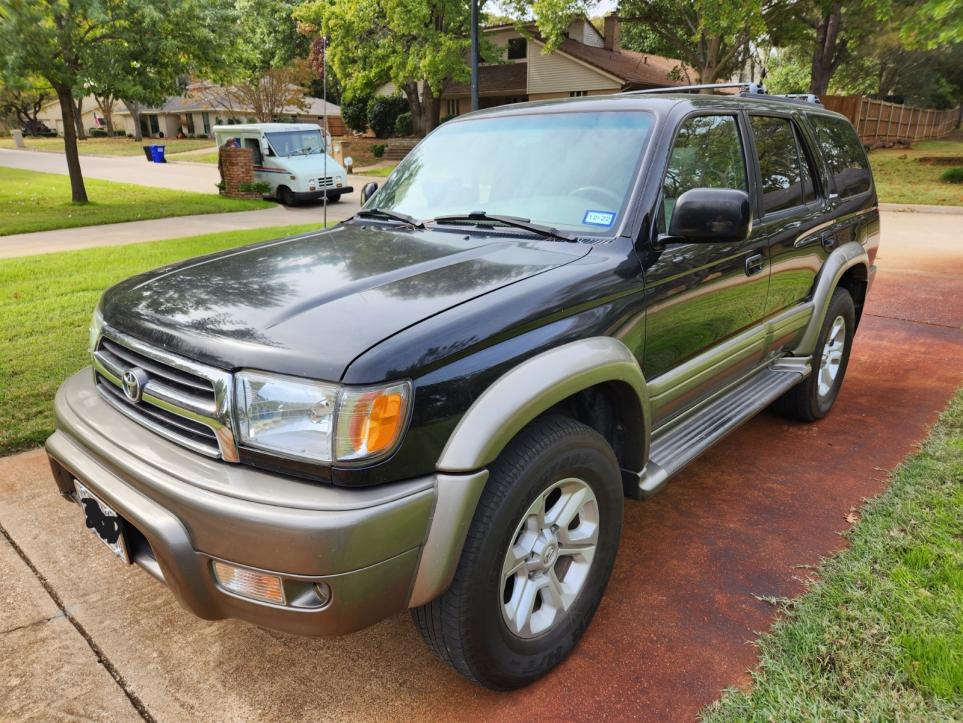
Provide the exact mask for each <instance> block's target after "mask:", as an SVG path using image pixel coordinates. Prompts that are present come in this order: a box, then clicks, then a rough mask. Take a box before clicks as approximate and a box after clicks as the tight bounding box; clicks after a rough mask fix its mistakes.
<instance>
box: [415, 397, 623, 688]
mask: <svg viewBox="0 0 963 723" xmlns="http://www.w3.org/2000/svg"><path fill="white" fill-rule="evenodd" d="M622 499H623V497H622V481H621V473H620V471H619V464H618V461H617V460H616V458H615V454H614V453H613V452H612V448H611V447H610V446H609V444H608V442H606V441H605V439H604V438H603V437H602V436H601V435H600V434H598V433H597V432H596V431H595V430H593V429H591V428H590V427H587V426H586V425H584V424H582V423H580V422H577V421H575V420H572V419H569V418H567V417H555V416H553V417H545V418H543V419H540V420H537V421H536V422H534V423H532V424H531V425H529V426H528V427H526V428H525V429H524V430H523V431H522V432H520V433H519V435H518V436H517V437H516V438H515V439H514V440H513V441H512V442H511V444H510V445H509V446H508V447H507V448H506V450H505V451H504V452H503V453H502V454H501V455H500V456H499V458H498V460H496V462H495V463H494V464H493V465H492V467H491V477H490V478H489V481H488V483H487V485H486V486H485V489H484V491H483V492H482V496H481V499H480V500H479V502H478V507H477V509H476V510H475V516H474V519H473V520H472V523H471V527H470V528H469V532H468V537H467V539H466V541H465V547H464V549H463V550H462V554H461V559H460V560H459V563H458V568H457V569H456V571H455V576H454V580H453V581H452V584H451V587H450V588H449V589H448V590H447V591H446V592H445V593H443V594H442V595H441V596H440V597H438V598H436V599H435V600H433V601H432V602H430V603H428V604H427V605H423V606H422V607H420V608H416V609H414V610H412V617H413V618H414V621H415V623H416V625H417V626H418V628H419V630H420V632H421V635H422V637H423V638H424V639H425V642H426V643H427V644H428V646H429V647H430V648H431V649H432V651H433V652H434V653H435V655H436V656H438V657H439V658H440V659H441V660H442V661H444V662H446V663H448V664H449V665H450V666H452V667H453V668H454V669H455V670H456V671H458V672H459V673H461V674H462V675H463V676H465V677H466V678H469V679H470V680H473V681H475V682H476V683H480V684H481V685H484V686H486V687H489V688H495V689H510V688H517V687H520V686H523V685H526V684H528V683H531V682H532V681H534V680H536V679H537V678H539V677H541V676H542V675H544V674H545V673H547V672H548V671H549V670H551V669H552V668H554V667H555V666H556V665H558V664H559V663H560V662H561V661H562V660H564V659H565V657H566V656H567V655H568V654H569V653H570V652H571V651H572V650H573V649H574V648H575V645H576V644H577V643H578V641H579V639H580V638H581V637H582V633H584V632H585V629H586V628H587V627H588V625H589V623H590V622H591V620H592V616H593V615H594V614H595V609H596V608H597V607H598V604H599V601H600V600H601V598H602V593H603V592H604V590H605V586H606V584H607V583H608V580H609V575H610V574H611V572H612V565H613V564H614V562H615V554H616V551H617V550H618V546H619V537H620V535H621V532H622Z"/></svg>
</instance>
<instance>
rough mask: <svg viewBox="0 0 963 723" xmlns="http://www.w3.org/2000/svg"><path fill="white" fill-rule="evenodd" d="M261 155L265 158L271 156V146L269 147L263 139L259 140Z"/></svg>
mask: <svg viewBox="0 0 963 723" xmlns="http://www.w3.org/2000/svg"><path fill="white" fill-rule="evenodd" d="M261 154H262V155H265V156H270V155H271V146H269V145H268V142H267V141H266V140H264V139H263V138H262V139H261Z"/></svg>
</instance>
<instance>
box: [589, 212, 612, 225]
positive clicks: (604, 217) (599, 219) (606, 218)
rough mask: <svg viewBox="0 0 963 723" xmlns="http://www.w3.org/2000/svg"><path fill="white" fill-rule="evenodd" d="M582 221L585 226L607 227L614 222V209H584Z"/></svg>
mask: <svg viewBox="0 0 963 723" xmlns="http://www.w3.org/2000/svg"><path fill="white" fill-rule="evenodd" d="M582 223H583V224H585V225H586V226H604V227H605V228H608V227H609V226H611V225H612V224H613V223H615V212H614V211H586V212H585V216H584V217H583V218H582Z"/></svg>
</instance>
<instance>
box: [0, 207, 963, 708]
mask: <svg viewBox="0 0 963 723" xmlns="http://www.w3.org/2000/svg"><path fill="white" fill-rule="evenodd" d="M960 220H961V217H960V216H950V215H941V216H937V215H928V214H908V213H903V214H886V216H885V218H884V227H883V228H884V239H883V245H882V250H881V252H880V254H879V259H878V261H879V265H880V273H879V277H878V280H877V282H876V287H875V288H874V289H873V293H872V295H871V297H870V301H869V303H868V306H867V310H866V314H865V316H864V319H863V322H862V326H861V327H860V329H859V333H858V334H857V336H856V343H855V347H854V352H853V357H852V360H851V362H850V367H849V372H848V375H847V380H846V385H845V386H844V388H843V391H842V393H841V395H840V397H839V401H838V403H837V406H836V409H835V410H834V411H833V413H832V414H831V415H830V416H829V417H828V418H827V419H825V420H823V421H822V422H820V423H818V424H815V425H802V424H795V423H789V422H786V421H785V420H783V419H780V418H778V417H775V416H772V415H770V414H763V415H761V416H760V417H758V418H756V419H755V420H753V421H752V422H750V423H749V424H748V425H746V426H745V427H743V428H742V429H741V430H740V431H738V432H737V433H735V434H734V435H732V436H731V437H729V438H728V439H727V440H725V441H724V442H722V443H721V444H719V445H718V446H716V447H715V448H714V449H712V450H710V451H709V452H708V453H707V454H705V455H704V456H703V457H702V458H701V459H699V460H697V461H696V462H695V463H694V464H693V465H691V466H690V467H689V468H688V469H687V470H685V471H684V472H683V473H682V474H680V475H679V476H678V477H677V478H676V479H674V480H673V481H672V482H671V483H670V484H669V485H668V487H667V488H666V490H665V491H664V492H662V493H661V494H660V495H658V496H657V497H655V498H653V499H652V500H649V501H647V502H643V503H640V502H632V501H629V502H627V504H626V517H625V533H624V536H623V540H622V546H621V549H620V553H619V557H618V560H617V563H616V567H615V572H614V575H613V577H612V581H611V583H610V585H609V588H608V591H607V594H606V596H605V599H604V601H603V603H602V605H601V607H600V609H599V612H598V615H597V616H596V619H595V621H594V623H593V624H592V626H591V627H590V628H589V630H588V632H587V634H586V635H585V638H584V639H583V641H582V644H581V645H580V646H579V648H578V649H577V650H576V652H575V653H574V654H573V655H572V657H571V658H569V659H568V660H567V661H566V662H565V663H563V664H562V665H561V667H560V668H558V669H557V670H556V671H555V672H553V673H552V674H551V675H549V676H548V677H547V678H545V679H543V680H542V681H539V682H538V683H536V684H535V685H533V686H531V687H529V688H527V689H524V690H521V691H517V692H514V693H492V692H489V691H486V690H482V689H479V688H476V687H474V686H472V685H470V684H468V683H467V682H465V681H463V680H462V679H460V678H459V677H458V676H456V675H455V674H454V673H452V672H450V671H449V670H448V669H447V668H446V667H444V666H443V665H441V664H440V663H438V662H437V661H435V660H434V659H433V658H432V656H431V655H430V654H429V653H428V652H427V650H426V648H425V647H424V646H423V645H422V643H421V641H420V639H419V637H418V634H417V633H416V631H415V629H414V627H413V626H412V624H411V622H410V621H409V619H408V617H407V615H398V616H396V617H394V618H391V619H389V620H386V621H384V622H382V623H380V624H378V625H375V626H373V627H371V628H369V629H367V630H365V631H362V632H360V633H358V634H355V635H352V636H348V637H345V638H340V639H335V640H308V639H300V638H295V637H291V636H288V635H282V634H278V633H273V632H269V631H266V630H260V629H258V628H255V627H252V626H250V625H247V624H244V623H240V622H234V621H224V622H217V623H210V622H204V621H201V620H197V619H195V618H193V617H191V616H190V615H189V614H188V613H186V612H185V611H184V610H182V609H181V608H180V607H179V606H178V604H177V603H176V602H175V601H174V600H173V599H172V598H171V596H170V595H169V594H168V593H167V592H166V590H165V589H164V588H163V587H162V586H161V585H159V584H158V583H156V582H154V581H153V580H151V579H150V578H148V576H147V575H146V574H144V573H143V572H141V571H140V570H139V569H136V568H124V567H123V566H122V565H121V564H120V563H118V562H117V560H116V559H115V558H113V557H112V556H111V555H110V553H109V552H107V551H106V550H105V549H104V548H103V546H102V545H100V543H98V542H97V541H96V540H94V539H92V537H91V535H90V533H89V532H88V531H87V530H86V529H84V526H83V522H82V520H81V516H80V512H79V510H78V509H77V508H76V507H75V506H74V505H71V504H67V503H65V502H64V501H63V500H61V499H60V498H59V497H58V496H57V495H56V493H55V491H54V490H55V488H54V484H53V482H52V481H51V479H50V474H49V470H48V468H47V466H46V462H45V459H44V456H43V453H42V452H41V451H39V450H38V451H33V452H27V453H25V454H21V455H18V456H14V457H9V458H6V459H4V460H0V525H2V531H0V534H2V537H0V579H2V580H3V583H4V584H3V585H2V587H0V658H2V659H3V660H4V665H3V668H2V670H3V672H2V674H0V718H22V717H30V716H35V717H38V718H61V717H65V716H68V715H70V716H84V717H91V718H104V719H111V720H124V719H130V720H134V719H137V718H139V717H146V718H148V719H156V720H171V721H174V720H184V719H192V718H200V717H204V718H211V719H216V720H224V719H277V720H306V719H363V720H396V719H424V718H434V719H438V718H444V719H453V718H457V719H459V720H464V719H479V720H480V719H485V720H490V719H504V720H508V719H519V718H523V717H524V718H532V717H535V718H539V719H548V718H565V719H599V718H602V717H609V718H616V719H619V718H633V719H641V720H665V719H670V720H684V719H693V718H694V717H695V716H696V714H697V712H698V711H699V710H700V708H701V707H702V706H704V705H705V704H707V703H709V702H710V701H712V700H714V699H715V698H717V697H718V695H719V694H720V691H721V690H722V689H723V688H725V687H727V686H732V685H746V684H747V683H748V682H749V675H748V670H749V669H750V668H751V667H752V666H753V665H754V664H755V663H756V650H755V648H754V647H753V646H752V644H751V641H752V640H753V639H754V638H756V637H757V635H758V632H759V631H762V630H765V629H766V628H767V627H768V626H769V625H770V624H771V623H772V621H773V618H774V616H775V610H774V608H773V607H772V606H770V605H768V604H767V603H765V602H763V601H762V600H760V599H759V598H761V597H768V596H775V597H781V596H792V595H798V594H799V593H801V592H802V591H803V589H804V587H803V583H802V582H801V580H802V579H803V578H805V576H806V575H807V569H808V568H809V567H810V566H812V565H814V564H816V563H818V561H819V559H820V558H821V557H822V556H825V555H829V554H832V553H833V552H835V551H837V550H839V549H840V548H841V547H842V546H843V544H844V540H843V538H841V537H840V536H839V532H840V531H842V530H844V529H846V528H847V527H848V523H847V522H846V519H845V516H846V514H847V513H848V512H849V511H850V510H851V509H852V508H854V507H859V506H860V505H861V504H862V501H863V500H864V499H865V498H866V497H868V496H872V495H876V494H878V493H879V492H881V491H882V489H883V486H884V480H885V477H886V471H887V470H889V469H891V468H892V467H894V466H895V465H896V464H897V463H898V462H899V461H900V460H901V459H902V458H903V457H904V456H905V455H906V454H908V453H910V452H912V451H913V449H914V445H915V444H916V443H917V442H918V441H919V440H921V439H922V438H924V437H925V435H926V433H927V429H928V427H929V425H931V424H932V423H933V421H934V420H935V419H936V417H937V415H938V413H939V411H940V410H941V409H942V408H943V406H944V405H945V404H946V401H947V399H948V398H949V396H950V395H951V394H952V392H953V390H954V389H955V388H956V387H957V386H959V385H960V383H961V382H963V353H961V352H963V247H961V245H960V244H959V239H958V229H959V225H960Z"/></svg>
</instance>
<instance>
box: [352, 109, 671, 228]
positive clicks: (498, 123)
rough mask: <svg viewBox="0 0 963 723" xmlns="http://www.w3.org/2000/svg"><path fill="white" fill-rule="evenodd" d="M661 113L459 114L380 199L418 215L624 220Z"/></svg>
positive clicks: (601, 224)
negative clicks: (638, 168) (460, 117)
mask: <svg viewBox="0 0 963 723" xmlns="http://www.w3.org/2000/svg"><path fill="white" fill-rule="evenodd" d="M651 127H652V117H651V116H650V115H649V114H647V113H644V112H624V111H617V112H602V113H587V112H570V113H541V114H538V115H534V114H533V115H520V116H501V117H494V118H481V119H478V120H465V121H450V122H449V123H447V124H445V125H443V126H441V127H440V128H438V130H436V131H435V132H434V133H432V134H431V135H430V136H428V138H426V139H425V140H424V142H423V143H421V144H420V145H419V146H418V147H417V148H415V149H414V150H413V151H412V152H411V153H409V154H408V157H407V158H405V160H404V161H402V162H401V163H400V164H399V165H398V168H397V169H396V170H395V172H394V173H392V174H391V176H390V177H389V179H388V181H387V182H386V183H385V185H384V187H383V188H382V189H381V190H380V191H378V193H377V194H375V196H374V197H373V199H372V200H371V202H370V203H368V204H367V205H368V206H369V207H372V208H375V207H376V208H379V209H385V210H391V211H395V212H398V213H404V214H407V215H409V216H413V217H415V218H418V219H430V218H435V217H438V216H445V215H455V214H467V213H469V212H473V211H484V212H486V213H488V214H490V215H502V216H517V217H521V218H525V219H529V220H530V221H533V222H535V223H539V224H545V225H547V226H552V227H555V228H559V229H571V230H575V231H579V232H582V233H591V232H606V231H610V230H614V227H615V225H616V222H617V220H618V219H619V214H621V213H622V212H623V210H624V208H625V206H626V205H627V200H628V194H629V190H630V186H631V184H632V180H633V177H634V175H635V170H636V165H637V163H638V160H639V157H640V155H641V154H642V151H643V150H644V148H645V145H646V143H647V141H648V137H649V131H650V129H651Z"/></svg>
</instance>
